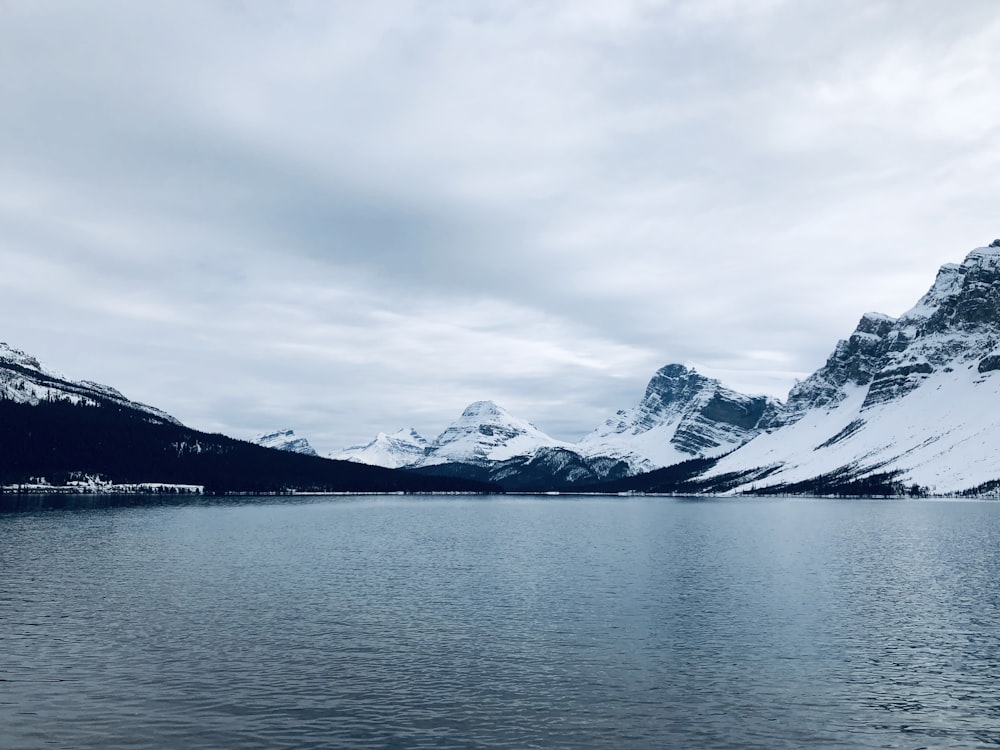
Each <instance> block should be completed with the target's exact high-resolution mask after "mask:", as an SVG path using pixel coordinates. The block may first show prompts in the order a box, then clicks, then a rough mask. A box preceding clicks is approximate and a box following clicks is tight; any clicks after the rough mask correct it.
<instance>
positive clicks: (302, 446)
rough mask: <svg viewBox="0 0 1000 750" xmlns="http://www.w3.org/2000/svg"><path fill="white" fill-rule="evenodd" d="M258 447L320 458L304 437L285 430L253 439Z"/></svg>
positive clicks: (267, 433)
mask: <svg viewBox="0 0 1000 750" xmlns="http://www.w3.org/2000/svg"><path fill="white" fill-rule="evenodd" d="M252 442H254V443H256V444H257V445H262V446H264V447H265V448H273V449H274V450H279V451H288V452H289V453H302V454H304V455H306V456H318V455H319V454H318V453H316V451H315V450H314V449H313V447H312V446H311V445H309V441H308V440H306V439H305V438H302V437H296V435H295V430H290V429H284V430H275V431H273V432H264V433H261V434H260V435H258V436H257V437H255V438H254V439H253V441H252Z"/></svg>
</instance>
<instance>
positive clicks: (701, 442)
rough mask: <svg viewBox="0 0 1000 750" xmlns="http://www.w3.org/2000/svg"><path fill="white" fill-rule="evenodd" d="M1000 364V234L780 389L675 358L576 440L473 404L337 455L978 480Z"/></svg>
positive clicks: (630, 484)
mask: <svg viewBox="0 0 1000 750" xmlns="http://www.w3.org/2000/svg"><path fill="white" fill-rule="evenodd" d="M998 371H1000V240H996V241H994V242H993V243H992V244H991V245H990V246H988V247H982V248H978V249H976V250H973V251H972V252H971V253H969V255H968V256H967V257H966V259H965V260H964V262H963V263H961V264H948V265H945V266H943V267H942V268H941V269H940V271H939V272H938V276H937V279H936V281H935V282H934V284H933V286H932V287H931V289H930V290H929V291H928V292H927V294H926V295H924V296H923V297H922V298H921V299H920V300H919V301H918V302H917V304H916V305H915V306H914V307H913V308H912V309H911V310H910V311H908V312H907V313H905V314H904V315H902V316H901V317H900V318H898V319H895V318H892V317H890V316H887V315H883V314H880V313H866V314H864V315H863V316H862V317H861V320H860V322H859V323H858V326H857V328H856V329H855V331H854V332H853V333H852V334H851V335H850V336H849V337H848V338H847V339H845V340H843V341H840V342H838V344H837V345H836V347H835V348H834V351H833V353H832V354H831V355H830V357H829V359H828V360H827V362H826V364H824V365H823V366H822V367H821V368H820V369H819V370H817V371H816V372H815V373H813V374H812V375H810V376H809V377H808V378H806V379H805V380H804V381H802V382H801V383H799V384H797V385H796V386H795V387H794V388H793V389H792V390H791V392H790V393H789V396H788V398H787V400H786V401H784V402H781V401H778V400H776V399H772V398H768V397H765V396H748V395H745V394H742V393H738V392H736V391H733V390H732V389H729V388H726V387H725V386H724V385H722V384H721V383H720V382H719V381H718V380H714V379H711V378H707V377H705V376H703V375H701V374H699V373H697V372H695V371H694V370H692V369H689V368H687V367H685V366H683V365H679V364H671V365H667V366H665V367H663V368H662V369H660V370H659V371H658V372H657V373H656V374H655V375H654V376H653V378H652V379H651V380H650V382H649V385H648V386H647V388H646V392H645V395H644V396H643V398H642V400H641V401H640V403H639V404H638V405H637V406H635V407H631V408H628V409H623V410H620V411H618V412H617V414H616V415H615V416H614V417H612V418H611V419H609V420H607V421H606V422H605V423H604V424H603V425H601V426H599V427H598V428H596V429H595V430H594V431H593V432H591V433H590V434H588V435H587V436H585V437H584V438H583V439H582V440H580V441H579V442H578V443H575V444H572V443H565V442H561V441H558V440H556V439H554V438H552V437H550V436H548V435H546V434H545V433H543V432H541V431H540V430H538V429H537V428H536V427H534V426H533V425H531V424H530V423H528V422H526V421H525V420H522V419H518V418H516V417H514V416H512V415H510V414H509V413H508V412H506V411H505V410H504V409H502V408H501V407H500V406H497V405H496V404H493V403H491V402H477V403H475V404H472V405H471V406H469V407H468V408H467V409H466V410H465V412H463V414H462V416H461V417H460V418H459V419H458V420H457V421H456V422H455V423H454V424H452V425H451V426H449V427H448V428H447V429H446V430H445V431H444V432H443V433H442V434H441V435H439V436H438V437H437V438H435V439H434V440H432V441H427V440H425V439H424V438H422V437H420V436H419V435H418V434H417V433H416V432H415V431H413V430H405V431H401V432H399V433H395V434H394V435H392V436H387V435H384V434H380V435H379V436H378V437H377V438H375V440H373V441H372V442H370V443H368V444H366V445H362V446H353V447H351V448H347V449H345V450H344V451H342V452H341V453H340V454H337V457H338V458H343V459H346V460H350V461H359V462H364V463H372V464H379V465H383V466H405V467H410V468H414V469H416V470H418V471H421V472H428V471H432V470H433V471H435V472H438V473H442V472H447V473H449V474H451V475H453V476H467V477H476V478H479V479H483V480H489V481H494V482H499V483H500V484H502V485H503V486H505V487H508V488H518V489H521V488H534V489H564V490H565V489H573V488H576V489H600V490H604V491H624V490H636V491H700V492H713V493H744V492H753V493H774V492H823V493H840V494H873V493H874V494H891V495H895V494H903V493H920V494H923V493H938V494H953V493H972V494H987V493H993V492H996V491H997V490H998V488H1000V453H998V452H997V450H996V446H998V445H1000V417H997V411H996V409H997V406H998V405H1000V372H998ZM671 467H673V469H672V470H671ZM644 476H645V477H647V480H644V479H643V477H644Z"/></svg>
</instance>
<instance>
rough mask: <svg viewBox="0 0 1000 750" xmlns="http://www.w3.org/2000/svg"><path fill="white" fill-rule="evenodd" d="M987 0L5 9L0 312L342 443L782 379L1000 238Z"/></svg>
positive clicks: (202, 421) (230, 408)
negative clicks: (459, 417) (674, 374)
mask: <svg viewBox="0 0 1000 750" xmlns="http://www.w3.org/2000/svg"><path fill="white" fill-rule="evenodd" d="M998 41H1000V12H998V11H997V10H996V7H995V4H994V3H992V2H985V1H984V2H968V3H963V4H962V5H961V6H960V7H955V8H947V9H944V8H943V6H941V5H940V4H939V3H933V2H929V1H923V0H921V1H918V2H913V3H909V4H907V7H906V10H905V12H904V11H900V9H899V8H898V6H896V5H895V4H889V3H871V2H860V0H859V1H858V2H854V1H853V0H851V1H849V2H846V3H841V4H837V5H836V6H833V5H829V4H825V3H819V2H796V3H788V2H761V3H745V2H737V1H735V0H718V1H711V2H707V1H705V0H701V1H699V2H639V1H638V0H637V1H636V2H622V3H612V4H609V3H605V2H601V3H598V2H580V1H577V2H557V1H555V0H552V1H550V2H543V3H519V2H514V3H476V4H472V5H470V4H468V3H463V2H457V1H456V2H443V3H435V4H433V5H432V6H428V5H427V4H423V3H415V2H406V1H404V0H399V1H394V2H389V1H388V0H386V1H384V2H381V1H378V0H373V2H369V3H364V4H361V5H359V4H357V3H339V2H335V3H320V2H315V3H313V2H276V3H256V2H235V1H232V2H180V3H170V4H154V3H141V4H140V3H131V2H106V3H101V4H99V5H97V6H88V7H86V8H83V7H82V6H79V5H78V4H74V3H69V2H65V3H60V2H52V3H45V4H36V3H27V2H17V1H15V2H9V3H7V4H5V5H3V6H2V7H0V71H3V72H2V73H0V96H2V97H3V99H4V101H5V118H4V119H5V122H4V125H3V126H2V127H0V248H2V252H3V256H2V257H3V269H2V271H3V272H2V273H0V288H2V290H3V292H4V293H3V296H2V299H0V310H2V311H3V313H4V319H5V321H7V331H6V332H5V336H4V338H7V339H9V340H10V341H11V343H13V344H15V345H17V346H20V347H21V348H24V349H27V350H29V351H32V352H33V353H35V354H38V355H39V356H42V357H43V359H45V360H46V361H48V362H50V363H52V364H53V365H56V366H58V367H60V368H61V369H64V370H67V371H68V372H70V374H74V375H77V376H79V377H86V378H90V379H94V380H103V381H105V382H108V383H110V384H112V385H115V386H116V387H119V388H121V389H122V390H123V391H125V392H126V393H127V395H130V396H134V397H137V398H141V399H142V400H146V401H150V402H152V403H154V404H156V405H157V406H160V407H162V408H165V409H167V410H168V411H171V412H173V413H175V414H176V415H177V416H178V417H179V418H181V419H182V420H185V421H187V422H189V423H191V424H192V425H194V426H198V427H205V428H210V429H217V430H220V431H225V432H230V433H232V434H237V435H239V436H249V435H252V434H253V433H255V432H257V431H263V430H266V429H270V428H273V427H281V426H285V425H288V426H292V427H294V428H296V429H297V430H298V431H300V432H303V433H305V434H307V435H308V436H309V437H310V438H313V439H314V442H316V443H318V444H319V447H320V448H321V449H324V450H334V449H336V448H339V447H340V446H341V445H344V444H347V443H350V442H358V441H361V440H364V439H365V438H366V437H367V436H369V435H371V434H374V432H376V431H378V430H389V429H394V428H396V427H399V426H403V425H409V424H413V425H414V426H416V427H418V428H420V429H421V430H423V431H426V432H433V431H434V430H436V429H439V428H440V427H442V426H444V424H445V423H446V422H447V421H448V420H449V419H451V418H453V417H454V416H455V415H456V414H457V412H458V411H459V410H460V409H461V406H462V405H463V403H462V402H463V401H465V400H473V399H477V398H495V399H496V400H498V401H500V402H501V403H504V404H505V405H506V406H507V407H508V408H510V409H512V410H513V411H515V412H517V413H520V414H522V415H523V416H525V417H527V418H529V419H532V420H533V421H535V422H536V423H538V424H539V426H540V427H542V428H543V429H548V430H550V431H552V432H554V433H556V434H558V436H560V437H574V436H578V435H579V434H581V433H582V432H583V431H585V430H586V429H588V428H589V427H593V426H595V425H596V423H597V422H599V421H600V419H601V418H603V417H604V416H607V415H608V414H609V413H611V412H613V411H614V410H615V409H617V408H620V407H624V406H629V405H631V404H632V403H634V402H635V401H637V400H638V398H639V397H640V396H641V393H642V389H643V387H644V385H645V380H646V379H647V378H648V377H649V376H650V375H651V374H652V372H653V371H654V370H655V369H656V368H657V367H658V366H660V365H662V364H665V363H667V362H672V361H679V362H691V363H695V364H697V365H699V366H700V367H702V368H703V369H705V370H706V371H710V373H711V372H717V373H720V374H721V375H722V376H723V378H724V379H725V380H727V382H730V383H731V384H733V385H739V386H741V387H745V388H746V389H748V390H754V391H758V390H764V391H766V392H769V393H773V394H779V395H780V394H782V393H783V392H784V391H785V390H787V388H788V386H790V385H791V382H792V381H793V379H794V378H795V377H801V376H804V375H805V374H807V373H808V372H809V371H811V370H812V369H814V368H815V367H817V366H819V365H820V364H821V363H822V362H823V360H824V359H825V357H826V355H827V354H828V353H829V351H830V350H831V349H832V347H833V344H834V343H835V341H836V339H837V338H839V337H844V336H846V335H847V334H849V333H850V330H851V329H852V328H853V326H854V324H855V323H856V321H857V319H858V318H859V316H860V314H861V313H862V312H864V311H867V310H872V309H875V310H882V311H885V312H888V313H890V314H899V313H901V312H902V311H904V310H905V309H907V308H908V307H909V306H910V305H912V304H913V302H914V301H915V300H916V299H917V297H919V296H920V294H922V293H923V292H924V291H925V290H926V288H927V287H928V286H929V284H930V283H931V281H932V280H933V276H934V272H935V270H936V268H937V266H938V265H940V264H941V263H943V262H948V261H954V260H958V259H960V258H961V257H962V255H963V254H964V253H965V252H967V251H968V250H969V249H971V248H972V247H974V246H976V245H980V244H984V243H986V242H988V241H990V240H991V239H992V238H993V237H995V236H996V235H998V234H1000V230H998V229H997V226H998V225H1000V215H998V214H1000V210H998V209H997V208H996V206H995V196H996V195H997V192H998V190H997V189H998V188H1000V184H998V182H1000V177H998V175H1000V169H998V167H1000V163H998V162H1000V147H998V146H997V145H996V144H997V143H998V142H1000V141H998V139H997V137H996V135H997V132H996V128H997V126H996V125H995V123H997V122H998V121H1000V120H998V117H997V116H996V115H1000V112H998V111H997V110H998V107H1000V104H997V102H1000V90H998V89H1000V83H998V81H997V79H996V76H995V75H994V74H993V71H994V70H996V69H997V67H998V64H1000V59H998V57H1000V44H998Z"/></svg>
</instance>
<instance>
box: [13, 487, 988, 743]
mask: <svg viewBox="0 0 1000 750" xmlns="http://www.w3.org/2000/svg"><path fill="white" fill-rule="evenodd" d="M995 745H1000V504H998V503H990V502H958V501H832V500H801V499H798V500H793V499H784V500H782V499H776V500H738V501H737V500H685V499H666V498H627V499H619V498H536V497H523V498H512V497H494V498H459V497H419V498H404V497H380V498H372V497H368V498H342V497H341V498H322V499H318V500H312V501H300V502H284V503H282V502H275V501H273V500H270V501H268V500H262V501H260V502H258V503H253V504H238V505H237V504H234V505H215V506H213V505H197V504H196V505H188V506H179V507H154V508H124V509H100V510H89V511H48V512H40V513H14V514H7V515H0V747H3V748H6V749H12V748H36V747H67V748H98V747H100V748H143V747H156V748H172V747H176V748H224V747H240V748H284V747H287V748H309V747H334V748H532V747H541V748H603V747H608V748H610V747H614V748H661V747H663V748H667V747H677V748H802V747H829V748H838V747H840V748H924V747H933V748H954V747H984V746H995Z"/></svg>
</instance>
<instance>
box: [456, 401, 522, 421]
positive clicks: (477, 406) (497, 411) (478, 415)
mask: <svg viewBox="0 0 1000 750" xmlns="http://www.w3.org/2000/svg"><path fill="white" fill-rule="evenodd" d="M462 416H463V417H467V418H470V419H486V418H490V417H509V416H510V413H509V412H508V411H507V410H506V409H504V408H503V407H501V406H498V405H497V404H496V403H494V402H493V401H473V402H472V403H471V404H469V405H468V406H466V407H465V409H464V411H462Z"/></svg>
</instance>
